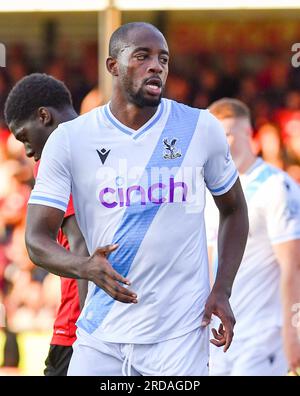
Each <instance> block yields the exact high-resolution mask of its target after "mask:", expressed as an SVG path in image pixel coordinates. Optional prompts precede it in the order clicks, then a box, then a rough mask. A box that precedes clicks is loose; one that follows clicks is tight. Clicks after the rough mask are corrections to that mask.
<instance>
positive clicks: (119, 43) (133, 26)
mask: <svg viewBox="0 0 300 396" xmlns="http://www.w3.org/2000/svg"><path fill="white" fill-rule="evenodd" d="M137 31H138V32H139V38H140V37H141V35H143V33H145V34H149V32H152V33H153V34H155V35H160V36H161V37H163V34H162V33H161V32H160V31H159V30H158V29H157V28H156V27H155V26H154V25H151V24H150V23H146V22H131V23H127V24H125V25H122V26H120V27H119V28H118V29H117V30H115V32H114V33H113V34H112V36H111V38H110V41H109V56H111V57H113V58H116V57H117V56H118V54H119V52H120V51H121V50H122V51H123V50H124V49H126V48H128V47H130V46H132V45H135V44H137V43H135V38H137V37H135V33H136V32H137ZM130 33H131V34H130Z"/></svg>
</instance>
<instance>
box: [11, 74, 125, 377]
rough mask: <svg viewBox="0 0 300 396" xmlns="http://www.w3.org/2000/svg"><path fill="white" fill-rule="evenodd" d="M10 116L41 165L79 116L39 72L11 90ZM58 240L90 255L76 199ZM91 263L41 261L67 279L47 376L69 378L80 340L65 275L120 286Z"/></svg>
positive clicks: (72, 288)
mask: <svg viewBox="0 0 300 396" xmlns="http://www.w3.org/2000/svg"><path fill="white" fill-rule="evenodd" d="M5 117H6V122H7V124H8V126H9V128H10V130H11V131H12V133H13V134H14V136H15V138H16V139H17V140H19V141H20V142H22V143H23V144H24V146H25V150H26V155H27V156H28V157H34V159H35V161H39V160H40V157H41V154H42V151H43V148H44V145H45V143H46V141H47V139H48V137H49V136H50V134H51V133H52V132H53V131H54V129H56V128H57V126H58V125H59V124H61V123H63V122H66V121H69V120H71V119H74V118H76V117H77V113H76V112H75V110H74V108H73V105H72V100H71V95H70V92H69V90H68V89H67V87H66V86H65V85H64V84H63V83H62V82H61V81H59V80H57V79H55V78H53V77H51V76H49V75H46V74H40V73H34V74H31V75H29V76H26V77H24V78H23V79H21V80H20V81H19V82H18V83H17V84H16V85H15V86H14V88H13V89H12V91H11V92H10V94H9V96H8V98H7V101H6V105H5ZM38 165H39V162H38V163H37V165H36V168H35V175H37V173H38ZM57 241H58V243H59V244H60V245H62V246H63V247H64V248H66V249H67V250H69V249H70V250H71V251H72V252H73V253H75V254H77V255H80V256H84V257H87V256H89V253H88V251H87V248H86V245H85V242H84V239H83V237H82V234H81V232H80V230H79V228H78V225H77V222H76V219H75V215H74V207H73V201H72V196H71V197H70V201H69V204H68V207H67V210H66V213H65V216H64V221H63V223H62V227H61V229H60V230H58V236H57ZM116 247H117V246H116V245H114V246H106V247H103V248H99V255H103V257H104V258H105V257H106V255H107V254H109V253H110V252H112V251H113V250H115V249H116ZM89 263H90V262H87V263H86V265H85V267H84V268H78V267H76V266H74V265H70V266H63V265H62V263H61V262H60V260H59V259H57V261H55V262H54V263H53V265H50V264H49V265H44V263H43V262H38V263H37V264H38V265H40V266H42V267H43V268H45V269H46V270H47V271H49V272H52V273H54V274H57V275H61V276H62V278H61V293H62V295H61V296H62V300H61V305H60V308H59V311H58V314H57V318H56V321H55V324H54V335H53V338H52V341H51V346H50V351H49V355H48V358H47V360H46V370H45V374H46V375H66V372H67V369H68V365H69V361H70V358H71V355H72V345H73V343H74V341H75V339H76V334H75V332H76V325H75V323H76V321H77V318H78V316H79V313H80V307H79V297H78V287H77V283H76V280H75V279H68V278H64V276H66V277H69V278H85V279H90V280H93V281H94V282H95V283H96V284H97V285H98V286H100V287H102V288H104V289H105V288H106V287H108V286H109V285H110V282H111V283H112V285H115V283H114V282H115V281H114V280H112V279H111V278H110V279H111V281H110V279H109V275H106V274H105V270H106V269H105V268H103V267H101V266H99V265H98V266H94V265H93V263H92V265H90V264H89ZM95 273H96V275H95ZM102 275H103V279H102ZM104 283H105V285H104ZM79 287H80V290H79V291H80V297H81V299H80V300H81V303H82V305H83V303H84V299H85V296H86V293H87V283H86V282H85V281H84V280H83V279H81V280H80V282H79ZM113 298H115V299H119V298H120V297H119V296H118V294H113Z"/></svg>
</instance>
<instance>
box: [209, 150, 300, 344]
mask: <svg viewBox="0 0 300 396" xmlns="http://www.w3.org/2000/svg"><path fill="white" fill-rule="evenodd" d="M240 179H241V184H242V187H243V191H244V194H245V198H246V201H247V205H248V215H249V237H248V241H247V245H246V249H245V252H244V256H243V259H242V263H241V265H240V268H239V270H238V272H237V275H236V278H235V281H234V283H233V288H232V294H231V298H230V303H231V307H232V310H233V312H234V315H235V318H236V325H235V328H234V341H237V340H241V339H243V338H248V337H250V336H258V335H259V333H260V332H264V331H266V330H267V329H270V328H272V327H279V326H281V325H282V307H281V297H280V267H279V264H278V262H277V260H276V257H275V254H274V251H273V246H274V245H276V244H279V243H282V242H287V241H290V240H294V239H299V238H300V188H299V186H298V185H297V184H296V183H295V182H294V181H293V180H292V179H291V178H290V177H289V176H288V174H287V173H285V172H283V171H281V170H279V169H277V168H275V167H273V166H271V165H269V164H267V163H266V162H264V161H263V160H262V159H261V158H258V159H257V160H256V162H255V163H254V164H253V166H251V168H250V169H249V170H248V172H247V173H246V174H243V175H240ZM207 201H208V202H207V206H206V210H205V219H206V225H207V239H208V244H209V245H211V246H214V247H215V248H216V241H217V235H218V211H217V210H216V207H215V205H214V202H213V200H212V199H208V200H207ZM213 256H214V260H213V261H214V273H216V266H217V254H216V249H214V255H213Z"/></svg>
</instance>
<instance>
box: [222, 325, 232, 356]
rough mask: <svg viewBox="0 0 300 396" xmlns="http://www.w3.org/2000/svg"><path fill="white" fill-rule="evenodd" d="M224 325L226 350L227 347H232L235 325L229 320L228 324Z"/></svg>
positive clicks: (225, 349)
mask: <svg viewBox="0 0 300 396" xmlns="http://www.w3.org/2000/svg"><path fill="white" fill-rule="evenodd" d="M224 327H225V338H226V343H225V346H224V352H226V351H227V349H228V348H229V347H230V345H231V342H232V339H233V326H232V325H231V323H230V322H229V323H228V324H227V325H224Z"/></svg>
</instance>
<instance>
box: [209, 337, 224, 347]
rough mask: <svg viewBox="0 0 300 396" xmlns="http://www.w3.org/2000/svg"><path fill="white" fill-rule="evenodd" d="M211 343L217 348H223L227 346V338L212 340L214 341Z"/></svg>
mask: <svg viewBox="0 0 300 396" xmlns="http://www.w3.org/2000/svg"><path fill="white" fill-rule="evenodd" d="M210 342H211V343H212V344H213V345H215V346H216V347H221V346H223V345H225V343H226V340H225V338H223V339H222V340H215V339H213V338H212V339H211V340H210Z"/></svg>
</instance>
